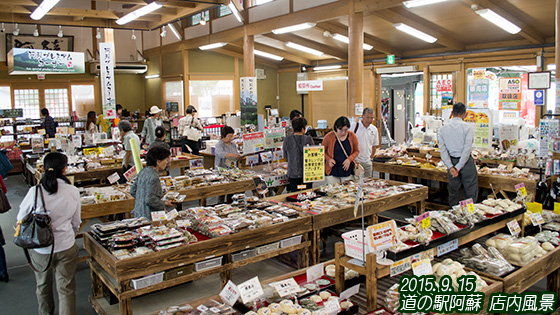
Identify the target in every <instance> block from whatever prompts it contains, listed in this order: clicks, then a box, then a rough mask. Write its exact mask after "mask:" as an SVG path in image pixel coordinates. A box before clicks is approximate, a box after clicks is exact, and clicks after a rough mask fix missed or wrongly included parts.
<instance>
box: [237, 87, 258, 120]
mask: <svg viewBox="0 0 560 315" xmlns="http://www.w3.org/2000/svg"><path fill="white" fill-rule="evenodd" d="M240 90H241V91H240V93H239V97H240V98H241V99H240V104H241V125H242V126H244V125H247V124H252V125H255V126H256V125H257V124H258V121H257V78H256V77H242V78H240Z"/></svg>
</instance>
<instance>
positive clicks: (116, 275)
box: [84, 216, 312, 314]
mask: <svg viewBox="0 0 560 315" xmlns="http://www.w3.org/2000/svg"><path fill="white" fill-rule="evenodd" d="M311 229H312V218H311V217H310V216H306V217H301V218H297V219H293V220H290V221H287V222H282V223H278V224H274V225H269V226H264V227H260V228H257V229H254V230H248V231H243V232H239V233H234V234H230V235H225V236H222V237H218V238H215V239H209V240H203V241H199V242H196V243H193V244H189V245H184V246H179V247H176V248H172V249H168V250H163V251H159V252H153V253H149V254H145V255H142V256H138V257H133V258H128V259H124V260H118V259H117V258H116V257H115V256H113V255H112V254H111V253H110V252H109V251H108V250H107V249H105V248H104V247H103V246H101V245H100V244H99V243H98V242H97V241H96V240H95V239H94V238H93V236H92V235H91V234H90V233H91V232H90V233H87V234H85V235H84V248H85V249H86V250H87V251H88V253H89V254H90V255H91V260H90V261H89V265H90V268H91V278H92V290H93V297H92V298H91V299H90V300H91V301H92V305H93V306H94V308H95V309H96V310H98V309H99V303H97V302H96V301H95V300H96V299H98V298H101V297H102V296H103V286H106V287H107V288H108V289H109V290H110V291H111V292H112V293H113V294H114V295H115V296H116V297H117V298H118V300H119V309H120V313H121V314H132V298H134V297H137V296H141V295H144V294H148V293H151V292H155V291H160V290H163V289H166V288H170V287H173V286H176V285H179V284H183V283H186V282H189V281H192V280H196V279H199V278H202V277H206V276H209V275H211V274H215V273H220V275H221V283H222V287H223V286H224V285H225V284H226V283H227V281H228V280H230V279H231V271H232V270H233V269H235V268H238V267H241V266H244V265H248V264H251V263H255V262H258V261H262V260H265V259H268V258H272V257H276V256H278V255H282V254H286V253H289V252H292V251H295V250H298V251H299V254H300V261H301V263H302V265H303V267H305V266H307V261H308V248H309V247H310V246H311V242H310V241H309V232H311ZM295 235H303V237H302V242H301V243H300V244H296V245H291V246H288V247H285V248H279V249H275V250H272V251H269V252H266V253H263V254H260V255H257V256H255V257H252V258H248V259H245V260H240V261H236V262H233V261H232V258H231V254H232V253H235V252H238V251H243V250H246V249H249V248H253V247H257V246H261V245H266V244H269V243H274V242H278V241H280V240H283V239H286V238H290V237H292V236H295ZM219 256H224V257H223V258H224V260H223V262H222V265H220V266H217V267H213V268H210V269H206V270H203V271H198V272H196V271H195V272H193V273H190V274H186V275H182V276H178V277H176V278H173V279H169V280H164V281H163V282H160V283H157V284H154V285H151V286H148V287H144V288H141V289H133V288H132V286H131V282H130V280H131V279H135V278H139V277H143V276H146V275H150V274H152V273H156V272H162V271H164V272H165V271H172V270H173V269H175V268H181V267H184V266H186V265H189V264H193V263H196V262H200V261H205V260H208V259H211V258H215V257H219Z"/></svg>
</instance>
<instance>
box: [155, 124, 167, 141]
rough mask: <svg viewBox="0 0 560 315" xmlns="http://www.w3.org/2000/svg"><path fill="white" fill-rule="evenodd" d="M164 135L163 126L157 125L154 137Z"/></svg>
mask: <svg viewBox="0 0 560 315" xmlns="http://www.w3.org/2000/svg"><path fill="white" fill-rule="evenodd" d="M163 136H165V128H163V127H162V126H157V127H156V138H158V139H159V138H161V137H163Z"/></svg>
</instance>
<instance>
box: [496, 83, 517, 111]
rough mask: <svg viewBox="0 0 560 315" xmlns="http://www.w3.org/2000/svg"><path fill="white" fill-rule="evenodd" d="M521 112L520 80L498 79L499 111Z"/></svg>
mask: <svg viewBox="0 0 560 315" xmlns="http://www.w3.org/2000/svg"><path fill="white" fill-rule="evenodd" d="M502 109H505V110H521V78H500V110H502Z"/></svg>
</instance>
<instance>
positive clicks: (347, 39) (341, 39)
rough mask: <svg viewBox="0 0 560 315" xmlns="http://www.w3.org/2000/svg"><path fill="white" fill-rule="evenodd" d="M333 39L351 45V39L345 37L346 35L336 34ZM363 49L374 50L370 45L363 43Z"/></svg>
mask: <svg viewBox="0 0 560 315" xmlns="http://www.w3.org/2000/svg"><path fill="white" fill-rule="evenodd" d="M332 38H334V39H336V40H337V41H339V42H343V43H346V44H349V43H350V39H349V38H348V37H347V36H344V35H340V34H334V35H333V36H332ZM363 48H364V50H372V49H373V46H371V45H369V44H366V43H363Z"/></svg>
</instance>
